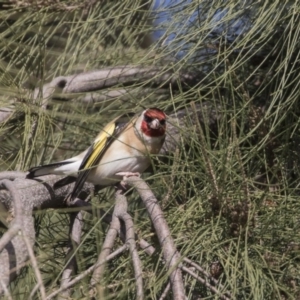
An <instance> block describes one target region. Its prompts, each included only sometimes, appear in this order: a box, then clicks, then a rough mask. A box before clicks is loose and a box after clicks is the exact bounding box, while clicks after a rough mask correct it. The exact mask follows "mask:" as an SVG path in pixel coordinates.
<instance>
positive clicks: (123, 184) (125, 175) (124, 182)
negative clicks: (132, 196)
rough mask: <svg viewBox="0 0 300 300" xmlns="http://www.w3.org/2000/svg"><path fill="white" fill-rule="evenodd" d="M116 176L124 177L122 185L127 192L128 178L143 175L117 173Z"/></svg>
mask: <svg viewBox="0 0 300 300" xmlns="http://www.w3.org/2000/svg"><path fill="white" fill-rule="evenodd" d="M116 175H118V176H123V180H122V181H121V182H120V184H121V186H122V187H123V188H124V189H125V190H126V178H128V177H130V176H137V177H141V174H140V173H138V172H119V173H116Z"/></svg>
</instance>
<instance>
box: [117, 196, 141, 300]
mask: <svg viewBox="0 0 300 300" xmlns="http://www.w3.org/2000/svg"><path fill="white" fill-rule="evenodd" d="M117 202H122V203H124V204H123V206H124V207H125V206H126V210H124V211H123V212H121V213H120V214H119V215H118V217H119V218H120V219H121V220H123V221H124V223H125V228H126V243H127V244H129V250H130V254H131V257H132V263H133V269H134V275H135V284H136V299H138V300H142V299H144V290H143V271H142V263H141V260H140V257H139V254H138V252H137V249H136V244H135V234H134V227H133V221H132V218H131V216H130V215H129V214H128V213H127V199H126V197H125V196H124V195H122V194H120V193H119V194H117Z"/></svg>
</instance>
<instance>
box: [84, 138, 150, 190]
mask: <svg viewBox="0 0 300 300" xmlns="http://www.w3.org/2000/svg"><path fill="white" fill-rule="evenodd" d="M149 165H150V158H149V156H148V155H145V154H144V153H142V152H141V151H139V150H138V149H137V148H135V145H134V143H131V144H130V145H126V144H124V142H122V141H119V140H116V141H114V142H113V143H112V144H111V145H110V147H109V148H108V149H107V151H106V153H105V154H104V155H103V157H102V159H101V160H100V162H99V164H98V166H97V167H96V168H95V169H94V170H92V171H91V173H90V175H89V178H88V181H90V182H92V183H94V184H96V185H103V186H106V185H113V184H115V183H116V181H120V180H122V177H120V176H117V175H115V174H116V173H119V172H138V173H142V172H144V171H145V169H147V168H148V166H149Z"/></svg>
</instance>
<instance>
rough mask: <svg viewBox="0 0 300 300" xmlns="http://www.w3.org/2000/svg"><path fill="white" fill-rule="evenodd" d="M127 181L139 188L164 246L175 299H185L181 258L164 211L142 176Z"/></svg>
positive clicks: (138, 190) (164, 254) (164, 255)
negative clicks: (179, 266) (180, 267)
mask: <svg viewBox="0 0 300 300" xmlns="http://www.w3.org/2000/svg"><path fill="white" fill-rule="evenodd" d="M126 182H127V183H128V184H129V185H131V186H133V187H134V188H135V189H136V190H137V192H138V193H139V195H140V196H141V198H142V201H143V202H144V204H145V206H146V208H147V211H148V213H149V215H150V218H151V221H152V224H153V226H154V228H155V231H156V234H157V236H158V239H159V242H160V245H161V247H162V251H163V257H164V260H165V261H166V263H167V268H168V269H169V271H170V281H171V286H172V291H173V295H174V299H178V300H179V299H183V300H184V299H185V293H184V286H183V280H182V274H181V271H180V269H179V268H178V265H179V264H180V262H181V258H180V255H179V254H178V252H177V249H176V247H175V244H174V241H173V239H172V237H171V232H170V230H169V227H168V225H167V222H166V220H165V218H164V216H163V212H162V210H161V208H160V207H159V204H158V201H157V199H156V197H155V196H154V194H153V193H152V191H151V189H150V188H149V186H148V185H147V184H146V182H144V181H143V180H141V178H139V177H136V176H132V177H128V178H127V179H126Z"/></svg>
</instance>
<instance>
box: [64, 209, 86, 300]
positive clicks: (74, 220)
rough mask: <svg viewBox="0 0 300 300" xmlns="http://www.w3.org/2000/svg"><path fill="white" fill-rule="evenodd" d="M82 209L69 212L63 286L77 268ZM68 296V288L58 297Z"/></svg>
mask: <svg viewBox="0 0 300 300" xmlns="http://www.w3.org/2000/svg"><path fill="white" fill-rule="evenodd" d="M82 217H83V216H82V211H79V212H77V213H71V215H70V219H71V220H70V237H69V249H68V253H67V255H66V257H67V258H68V262H67V265H66V268H65V269H64V271H63V274H62V278H61V283H60V286H61V287H63V286H65V285H66V284H67V283H68V282H70V280H71V275H72V274H73V273H74V272H75V270H76V268H77V262H76V257H75V254H76V250H77V247H78V245H79V244H80V239H81V232H82V224H83V222H82ZM69 296H70V291H69V289H66V290H64V292H63V293H62V294H61V295H60V297H59V298H58V299H60V298H61V299H66V298H68V297H69Z"/></svg>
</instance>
